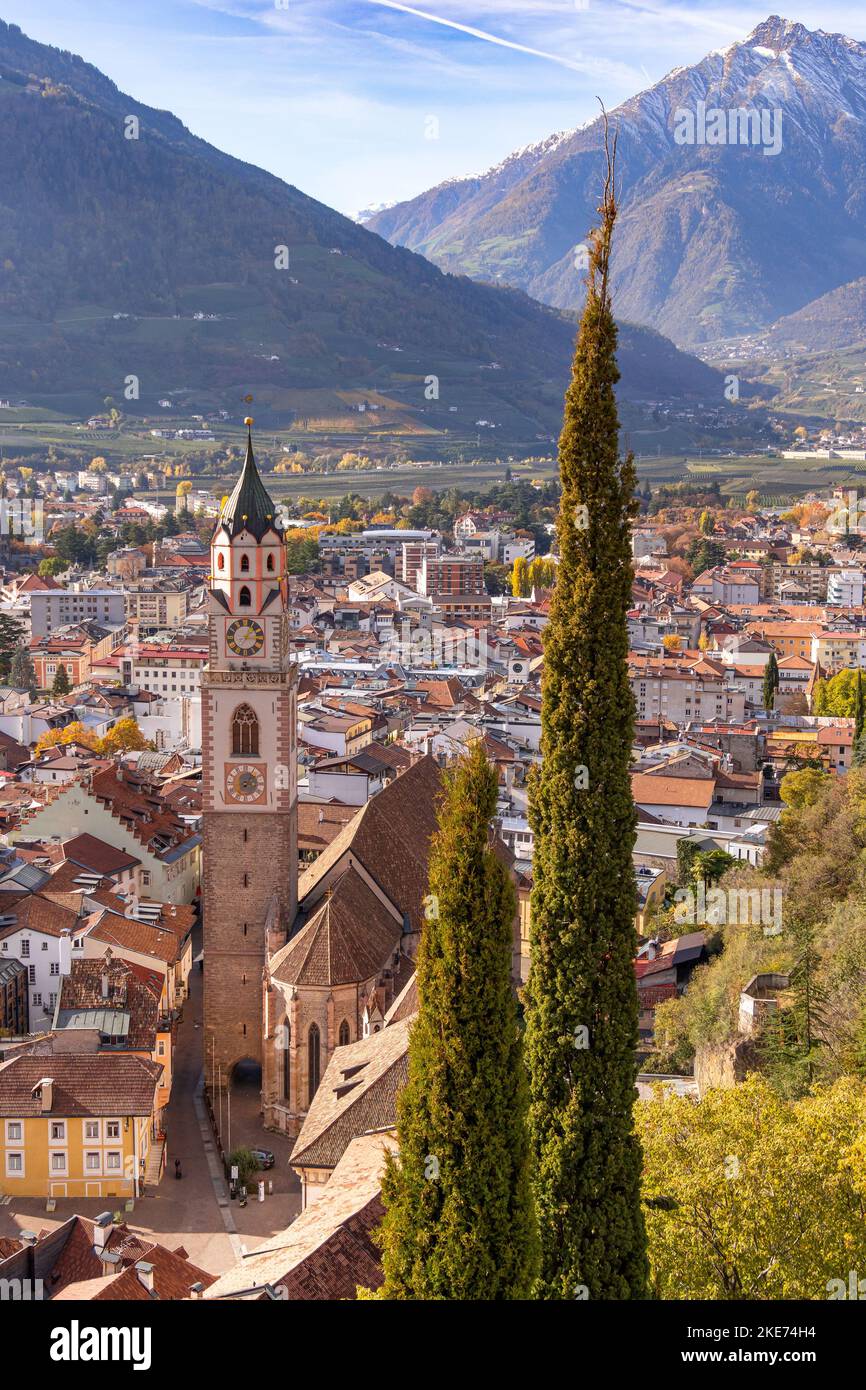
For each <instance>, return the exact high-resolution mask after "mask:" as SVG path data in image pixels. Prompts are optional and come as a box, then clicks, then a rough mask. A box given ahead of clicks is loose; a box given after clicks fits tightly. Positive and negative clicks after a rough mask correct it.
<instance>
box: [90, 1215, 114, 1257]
mask: <svg viewBox="0 0 866 1390" xmlns="http://www.w3.org/2000/svg"><path fill="white" fill-rule="evenodd" d="M113 1230H114V1218H113V1217H112V1215H111V1212H110V1211H103V1212H101V1213H100V1215H99V1216H97V1218H96V1220H95V1221H94V1223H93V1244H94V1246H95V1247H96V1249H97V1250H104V1249H105V1243H106V1241H107V1240H108V1237H109V1236H110V1235H111V1232H112V1231H113Z"/></svg>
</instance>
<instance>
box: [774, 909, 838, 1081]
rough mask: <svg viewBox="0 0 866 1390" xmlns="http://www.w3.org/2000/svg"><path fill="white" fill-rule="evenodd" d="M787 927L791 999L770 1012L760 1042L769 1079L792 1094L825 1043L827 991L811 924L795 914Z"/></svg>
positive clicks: (811, 1074)
mask: <svg viewBox="0 0 866 1390" xmlns="http://www.w3.org/2000/svg"><path fill="white" fill-rule="evenodd" d="M787 932H788V936H789V938H790V945H791V957H792V965H791V972H790V976H789V979H790V993H791V1000H790V1004H789V1006H788V1007H787V1008H783V1009H780V1010H778V1011H777V1013H776V1014H775V1015H774V1017H773V1018H772V1020H771V1022H770V1024H769V1026H768V1027H767V1029H766V1032H765V1034H764V1038H763V1043H762V1048H763V1052H764V1055H765V1057H766V1059H767V1063H768V1069H769V1074H770V1079H771V1080H772V1082H773V1084H774V1085H775V1086H776V1088H777V1089H778V1090H779V1091H780V1092H781V1093H782V1094H783V1095H785V1096H788V1097H795V1098H796V1097H798V1096H801V1095H804V1094H805V1093H806V1091H808V1089H809V1087H810V1086H811V1085H812V1082H813V1081H814V1079H815V1068H816V1063H817V1061H818V1059H819V1057H820V1052H821V1049H822V1047H824V1045H825V1043H824V1037H823V1033H824V1029H825V1027H826V1023H827V993H826V990H825V989H824V987H823V985H822V984H821V982H820V964H821V959H820V956H819V954H818V950H817V947H816V944H815V940H816V935H817V933H816V930H815V927H814V925H813V924H812V923H811V922H810V921H809V920H807V919H805V918H801V917H796V918H794V920H793V921H791V922H790V923H789V925H788V928H787Z"/></svg>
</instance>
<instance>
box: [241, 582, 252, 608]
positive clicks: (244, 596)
mask: <svg viewBox="0 0 866 1390" xmlns="http://www.w3.org/2000/svg"><path fill="white" fill-rule="evenodd" d="M251 603H252V599H251V598H250V591H249V589H248V588H247V586H246V584H244V586H243V588H242V589H241V591H240V593H239V594H238V608H249V606H250V604H251Z"/></svg>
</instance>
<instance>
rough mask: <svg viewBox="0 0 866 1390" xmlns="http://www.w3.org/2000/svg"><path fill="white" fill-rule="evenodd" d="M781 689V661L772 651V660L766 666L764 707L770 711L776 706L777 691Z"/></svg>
mask: <svg viewBox="0 0 866 1390" xmlns="http://www.w3.org/2000/svg"><path fill="white" fill-rule="evenodd" d="M778 689H779V663H778V661H777V660H776V653H775V652H770V660H769V661H768V662H767V664H766V666H765V667H764V709H765V710H767V712H768V713H769V711H770V710H771V709H773V708H774V706H775V703H776V691H777V690H778Z"/></svg>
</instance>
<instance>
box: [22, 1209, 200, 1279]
mask: <svg viewBox="0 0 866 1390" xmlns="http://www.w3.org/2000/svg"><path fill="white" fill-rule="evenodd" d="M95 1230H96V1223H95V1222H94V1221H91V1220H89V1219H88V1218H87V1217H83V1216H73V1217H71V1218H70V1219H69V1220H68V1221H66V1222H64V1224H63V1225H62V1226H60V1227H57V1228H56V1229H55V1230H53V1231H47V1232H42V1233H41V1234H40V1237H39V1240H38V1241H37V1243H36V1245H35V1246H33V1247H31V1248H30V1249H28V1250H27V1251H26V1252H24V1254H22V1255H19V1256H18V1258H17V1260H16V1265H20V1266H21V1268H20V1270H19V1269H16V1271H15V1272H16V1273H18V1274H19V1277H23V1276H26V1275H27V1274H28V1270H29V1260H31V1259H32V1260H34V1261H38V1262H39V1266H40V1277H41V1278H42V1279H43V1280H44V1282H45V1287H46V1292H47V1293H48V1295H49V1297H50V1298H51V1299H52V1300H54V1299H60V1300H69V1299H82V1300H83V1299H91V1298H99V1299H115V1298H123V1299H139V1298H142V1299H144V1298H149V1297H150V1295H149V1294H148V1293H147V1291H146V1290H145V1288H144V1286H143V1285H142V1283H141V1281H140V1279H139V1277H138V1275H137V1273H136V1271H135V1267H134V1266H135V1264H136V1262H137V1261H138V1260H146V1261H147V1263H148V1264H151V1265H153V1277H154V1291H155V1293H156V1296H157V1297H158V1298H159V1299H160V1300H171V1299H181V1298H188V1297H189V1290H190V1287H191V1285H192V1284H195V1283H200V1284H202V1285H203V1286H204V1287H205V1288H209V1287H210V1285H211V1284H213V1283H214V1282H215V1276H214V1275H213V1274H208V1273H207V1272H206V1271H205V1270H203V1269H199V1268H198V1266H197V1265H194V1264H191V1263H190V1261H189V1259H188V1257H187V1254H186V1251H185V1250H184V1249H183V1247H182V1246H179V1247H178V1249H177V1250H173V1251H172V1250H167V1249H166V1248H165V1246H163V1245H157V1244H155V1243H154V1241H153V1240H152V1239H151V1237H150V1236H146V1235H144V1234H143V1233H141V1232H138V1231H133V1230H131V1229H130V1227H128V1226H126V1225H125V1224H121V1225H118V1226H115V1227H113V1229H111V1230H110V1231H109V1233H108V1237H107V1239H106V1241H105V1248H106V1250H108V1251H110V1252H111V1254H113V1255H117V1256H119V1257H120V1265H119V1267H118V1266H107V1265H106V1264H104V1263H103V1261H102V1260H101V1259H100V1257H99V1255H97V1254H96V1252H95V1250H94V1244H95ZM11 1243H12V1242H10V1244H11ZM14 1244H15V1245H16V1246H18V1247H19V1249H21V1248H22V1247H21V1242H20V1241H16V1242H14ZM9 1253H12V1252H9ZM3 1258H4V1255H3V1242H2V1241H0V1259H3ZM112 1267H114V1268H116V1269H117V1271H118V1272H117V1273H116V1274H107V1273H106V1269H110V1268H112ZM11 1272H12V1271H11V1270H10V1273H11ZM4 1274H6V1271H5V1270H4V1269H3V1266H2V1264H0V1277H2V1276H3V1275H4Z"/></svg>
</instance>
